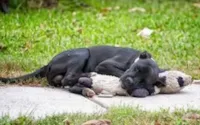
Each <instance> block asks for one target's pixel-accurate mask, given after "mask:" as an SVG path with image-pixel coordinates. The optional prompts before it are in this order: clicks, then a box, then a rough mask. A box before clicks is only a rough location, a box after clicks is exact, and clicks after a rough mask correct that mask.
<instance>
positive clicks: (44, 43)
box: [0, 0, 200, 125]
mask: <svg viewBox="0 0 200 125" xmlns="http://www.w3.org/2000/svg"><path fill="white" fill-rule="evenodd" d="M159 1H160V0H115V1H111V0H101V1H99V3H97V2H96V1H95V0H90V1H89V0H87V3H88V4H89V5H91V7H90V8H72V9H69V8H68V9H66V8H63V7H62V9H60V8H59V9H53V10H47V9H40V10H17V11H14V10H12V11H11V13H10V14H7V15H3V14H1V13H0V26H1V28H0V68H1V71H0V74H1V73H2V74H3V73H4V72H5V71H6V72H7V73H8V74H10V72H12V74H13V72H18V71H22V72H30V71H32V70H35V69H37V68H39V67H41V66H43V65H45V64H47V63H48V61H50V60H51V58H52V57H53V56H55V55H56V54H58V53H60V52H61V51H64V50H67V49H71V48H78V47H88V46H93V45H117V46H124V47H132V48H135V49H139V50H147V51H149V52H150V53H152V55H153V56H154V58H155V60H156V61H157V62H158V64H159V65H160V67H162V68H170V69H179V70H182V71H185V72H186V73H188V74H190V75H192V76H193V77H194V78H200V73H199V72H200V58H199V55H200V43H199V38H200V36H199V35H200V29H199V28H200V8H197V7H194V6H193V2H194V1H192V0H191V1H189V0H177V1H172V0H164V1H162V2H159ZM199 2H200V1H199ZM116 6H119V7H120V9H119V10H115V9H113V10H111V11H108V12H105V9H104V11H103V8H106V7H112V8H115V7H116ZM133 7H142V8H145V9H146V12H144V13H142V12H132V13H130V12H128V10H129V9H130V8H133ZM102 15H103V16H102ZM144 27H148V28H150V29H153V30H154V33H153V35H152V36H151V37H150V38H148V39H144V38H142V37H139V36H137V33H138V32H139V31H140V30H141V29H143V28H144ZM195 112H198V113H200V111H195ZM184 114H185V112H184V111H176V112H174V113H169V112H167V111H161V112H153V113H151V112H145V111H140V110H136V109H133V108H131V109H130V108H123V109H120V108H117V109H112V110H110V111H109V112H108V113H106V114H105V115H90V116H86V115H84V114H68V115H56V116H52V117H47V118H45V119H42V120H32V119H31V118H27V117H20V118H18V119H15V120H11V119H9V118H8V117H3V118H1V119H0V124H2V123H3V125H35V124H38V125H40V124H48V125H55V124H60V125H61V124H62V121H63V120H64V119H66V118H68V119H69V120H70V121H71V122H72V123H73V124H74V125H79V124H80V123H82V122H84V121H86V120H89V119H94V118H108V119H111V120H112V122H113V125H122V124H123V125H130V124H142V125H143V124H152V125H153V124H154V122H155V121H156V120H158V121H159V122H161V123H162V124H167V125H169V124H175V125H185V124H188V125H189V124H196V125H197V124H200V123H199V121H194V123H188V122H186V121H183V120H182V119H181V117H182V116H183V115H184Z"/></svg>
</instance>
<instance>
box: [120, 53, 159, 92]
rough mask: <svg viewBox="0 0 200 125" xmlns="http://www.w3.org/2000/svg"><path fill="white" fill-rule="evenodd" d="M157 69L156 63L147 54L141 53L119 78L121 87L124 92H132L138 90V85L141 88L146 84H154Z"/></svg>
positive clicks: (156, 78) (157, 72) (157, 77)
mask: <svg viewBox="0 0 200 125" xmlns="http://www.w3.org/2000/svg"><path fill="white" fill-rule="evenodd" d="M158 74H159V68H158V65H157V64H156V62H155V61H154V60H153V59H152V58H151V55H150V54H149V53H147V52H143V53H141V54H140V55H139V57H138V58H137V59H135V61H134V63H133V64H132V65H131V66H130V68H129V69H128V70H126V72H125V73H124V74H123V75H122V76H121V77H120V80H121V86H122V88H123V89H126V90H130V89H131V90H134V89H137V88H140V87H139V86H141V85H140V83H143V87H144V88H145V85H146V86H149V85H148V84H152V87H153V83H155V82H156V81H157V80H158V79H159V76H158Z"/></svg>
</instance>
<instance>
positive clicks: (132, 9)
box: [128, 7, 146, 12]
mask: <svg viewBox="0 0 200 125" xmlns="http://www.w3.org/2000/svg"><path fill="white" fill-rule="evenodd" d="M128 11H129V12H136V11H139V12H146V10H145V9H144V8H141V7H134V8H131V9H129V10H128Z"/></svg>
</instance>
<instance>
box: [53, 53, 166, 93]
mask: <svg viewBox="0 0 200 125" xmlns="http://www.w3.org/2000/svg"><path fill="white" fill-rule="evenodd" d="M146 65H147V66H146ZM156 67H157V64H156V63H155V61H154V60H153V59H151V58H149V56H148V53H146V52H143V53H141V54H140V56H139V58H137V59H136V60H135V62H134V64H133V65H132V67H131V68H130V69H132V71H134V72H135V74H133V72H132V71H130V69H128V70H126V71H125V73H124V74H123V75H122V76H121V77H120V79H119V78H118V77H115V76H112V77H111V76H110V75H101V74H98V75H94V76H91V74H94V73H84V74H82V76H81V78H79V80H78V83H77V84H76V85H74V86H73V87H71V88H70V89H69V91H71V92H73V93H77V94H82V95H84V96H85V95H86V92H85V91H84V90H88V89H83V88H91V87H92V88H93V89H97V88H101V87H99V86H102V89H103V88H104V89H105V90H107V91H111V93H115V91H116V93H118V94H119V93H120V92H122V93H123V94H124V92H125V91H127V93H128V94H129V95H132V96H136V97H145V96H147V95H149V94H153V93H154V92H155V90H154V88H155V87H154V84H158V82H159V83H160V84H164V83H162V80H161V79H160V78H159V79H157V76H156V75H155V73H158V72H157V71H156V70H155V68H156ZM141 73H142V74H141ZM157 75H158V74H157ZM63 78H64V76H62V75H58V76H56V77H55V78H54V81H55V82H57V83H59V82H62V79H63ZM118 80H119V81H118ZM92 81H93V82H92ZM113 82H114V83H113ZM148 93H149V94H148Z"/></svg>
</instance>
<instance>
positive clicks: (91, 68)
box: [0, 46, 161, 87]
mask: <svg viewBox="0 0 200 125" xmlns="http://www.w3.org/2000/svg"><path fill="white" fill-rule="evenodd" d="M140 53H141V52H140V51H138V50H134V49H131V48H124V47H112V46H94V47H89V48H76V49H71V50H67V51H64V52H62V53H60V54H58V55H57V56H55V57H54V58H53V59H52V60H51V61H50V62H49V63H48V65H46V66H44V67H42V68H40V69H39V70H36V71H35V72H33V73H30V74H27V75H24V76H21V77H16V78H0V81H2V82H4V83H6V82H10V83H15V82H17V81H19V80H26V79H29V78H32V77H36V78H41V77H46V78H47V80H48V83H49V84H50V85H52V86H58V87H60V86H66V85H68V86H73V85H74V84H76V83H77V81H78V79H79V77H80V76H81V74H83V73H87V72H97V73H100V74H107V75H114V76H117V77H121V76H122V75H123V76H122V80H123V81H125V82H124V83H126V81H127V83H128V84H134V83H133V82H134V81H135V79H137V78H138V79H140V80H141V81H143V82H149V83H153V82H155V80H157V79H158V72H159V71H161V70H160V69H159V68H158V67H157V65H154V66H152V65H149V63H143V64H144V65H143V66H144V67H149V68H147V69H153V70H151V72H148V73H146V70H139V72H138V70H135V68H136V69H137V67H138V65H137V64H139V63H140V61H137V62H135V60H136V59H137V58H138V57H139V55H140ZM144 55H147V56H148V57H149V58H151V55H150V54H148V53H146V54H144ZM145 61H147V62H148V61H149V60H148V59H146V60H144V62H145ZM127 69H129V70H127ZM145 69H146V68H145ZM154 71H156V72H154ZM149 73H150V74H149ZM126 74H127V75H126ZM130 74H132V75H130ZM57 75H63V76H64V78H63V79H62V82H59V83H55V81H54V77H56V76H57ZM143 75H145V77H143ZM149 75H150V76H151V77H152V78H155V79H154V80H153V81H151V78H150V77H148V76H149ZM149 78H150V79H149ZM61 83H62V84H61Z"/></svg>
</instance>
